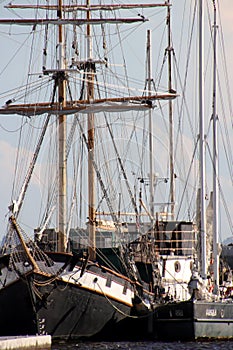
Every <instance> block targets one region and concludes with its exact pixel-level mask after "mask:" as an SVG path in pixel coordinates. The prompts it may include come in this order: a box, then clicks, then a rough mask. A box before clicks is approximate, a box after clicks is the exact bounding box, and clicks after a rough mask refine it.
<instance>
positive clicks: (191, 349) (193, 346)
mask: <svg viewBox="0 0 233 350" xmlns="http://www.w3.org/2000/svg"><path fill="white" fill-rule="evenodd" d="M92 349H93V350H126V349H127V350H232V349H233V340H232V341H229V340H227V341H202V342H85V343H81V342H72V343H67V342H63V343H57V344H53V345H52V350H92Z"/></svg>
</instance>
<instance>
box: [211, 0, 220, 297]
mask: <svg viewBox="0 0 233 350" xmlns="http://www.w3.org/2000/svg"><path fill="white" fill-rule="evenodd" d="M213 5H214V25H213V29H214V36H213V54H214V57H213V109H212V121H213V214H214V215H213V255H214V285H215V293H217V292H218V289H219V252H218V244H219V232H218V230H219V223H218V212H219V189H218V173H219V169H218V128H217V124H218V116H217V112H216V100H217V96H216V90H217V89H216V81H217V74H216V73H217V52H216V41H217V40H216V39H217V38H216V37H217V22H216V21H217V19H216V17H217V15H216V4H215V1H213Z"/></svg>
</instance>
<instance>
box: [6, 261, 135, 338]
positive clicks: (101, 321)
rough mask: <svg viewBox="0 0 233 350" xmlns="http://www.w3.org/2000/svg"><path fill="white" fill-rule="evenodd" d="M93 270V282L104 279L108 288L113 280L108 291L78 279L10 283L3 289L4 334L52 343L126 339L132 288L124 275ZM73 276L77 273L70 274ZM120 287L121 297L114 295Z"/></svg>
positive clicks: (32, 277) (14, 280)
mask: <svg viewBox="0 0 233 350" xmlns="http://www.w3.org/2000/svg"><path fill="white" fill-rule="evenodd" d="M93 266H94V264H93V265H91V267H89V270H88V272H86V274H87V275H88V273H89V278H91V279H92V280H91V281H92V283H93V281H96V280H98V279H99V280H98V281H100V282H99V283H103V282H104V283H105V284H106V283H107V281H110V280H111V284H110V285H109V286H107V287H105V290H103V292H101V291H100V289H98V288H97V287H96V286H95V285H94V287H93V288H92V289H91V288H89V287H88V286H85V285H84V283H83V285H82V283H79V282H75V281H74V280H72V282H69V281H67V280H63V279H62V278H54V279H53V280H51V278H50V279H48V277H46V276H43V275H41V274H36V273H34V272H29V273H28V274H27V275H26V274H25V275H24V276H21V278H12V280H11V281H10V283H8V284H6V286H4V287H1V288H0V315H1V317H0V336H17V335H33V334H34V335H35V334H50V335H51V336H52V337H53V339H61V338H62V339H91V338H93V337H98V335H101V339H111V338H118V337H121V336H122V335H123V330H124V327H121V323H124V322H123V321H124V320H125V319H128V318H129V315H130V313H131V311H132V300H131V298H129V297H128V299H127V300H128V302H127V300H126V298H125V299H124V295H125V293H126V292H127V293H131V292H132V293H133V291H132V287H131V286H130V283H128V281H127V279H126V278H124V277H123V276H120V275H115V274H111V273H110V272H106V271H104V270H103V269H101V268H100V267H97V266H94V269H93ZM69 273H70V272H69ZM69 273H68V276H69ZM72 275H74V272H72V274H71V273H70V276H72ZM84 276H85V273H84ZM70 279H71V277H70ZM1 282H2V281H1ZM97 283H98V282H96V284H97ZM116 286H117V288H118V290H120V291H121V294H120V293H119V291H118V292H115V290H114V288H115V289H116ZM107 288H108V294H107V293H106V289H107ZM130 295H131V294H130ZM132 295H133V294H132ZM129 301H130V302H129Z"/></svg>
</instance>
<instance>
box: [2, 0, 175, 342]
mask: <svg viewBox="0 0 233 350" xmlns="http://www.w3.org/2000/svg"><path fill="white" fill-rule="evenodd" d="M169 6H170V5H169V4H168V3H167V2H164V3H159V2H158V3H149V2H147V3H146V2H142V3H139V2H135V3H132V2H128V3H126V4H123V3H117V2H115V1H114V2H111V3H104V2H102V1H101V2H98V1H90V0H87V1H81V2H77V3H76V2H73V1H72V2H62V1H60V0H59V1H58V2H55V1H54V2H53V1H52V2H50V1H44V2H43V1H42V2H40V3H37V4H25V3H17V4H15V3H14V4H13V3H10V4H7V5H6V6H5V7H4V11H7V12H8V13H9V12H10V13H11V18H8V17H4V18H1V19H0V26H1V28H7V29H6V32H5V33H7V32H8V30H9V29H10V32H8V34H9V36H8V38H9V39H11V38H12V37H16V36H17V35H19V34H20V33H21V34H22V37H24V38H25V36H26V37H27V39H26V38H25V42H22V48H23V49H22V50H20V49H19V58H18V59H17V61H16V65H17V74H13V76H14V78H16V79H15V81H13V79H12V80H11V81H10V85H11V88H10V89H9V90H8V91H7V92H6V93H3V94H2V95H1V97H2V98H3V99H4V103H2V104H1V108H0V114H1V116H2V117H3V118H4V116H6V118H11V117H12V116H14V115H17V116H18V119H17V120H16V124H18V123H19V125H20V126H19V128H18V127H17V128H18V131H19V138H18V144H17V155H16V158H15V171H14V174H15V177H14V180H13V191H12V198H11V203H10V204H9V208H8V209H9V212H8V214H7V217H8V218H9V225H8V228H7V232H6V235H5V237H4V240H3V245H2V248H1V257H0V271H1V273H0V313H1V315H4V317H1V320H0V335H1V336H17V335H30V334H50V335H51V336H52V337H53V339H61V338H62V339H74V338H75V339H90V338H93V337H100V338H101V339H107V338H114V337H117V339H119V338H121V337H128V336H129V331H128V327H126V325H127V324H128V321H131V322H134V323H135V324H136V321H137V320H138V321H139V325H140V324H141V323H140V320H142V323H143V327H144V326H145V332H146V333H145V334H147V329H148V327H149V322H151V321H150V320H151V312H152V310H153V303H154V283H151V280H150V281H146V279H142V278H141V276H140V272H139V270H138V268H137V266H136V263H135V260H134V256H133V254H132V251H131V250H130V246H129V243H130V242H132V241H133V240H135V239H138V237H141V235H142V229H141V228H140V226H143V225H141V222H140V213H139V209H138V208H139V205H138V203H137V200H136V197H135V193H134V189H133V187H132V184H131V183H130V179H129V175H128V174H127V173H128V172H129V171H130V172H132V169H135V172H136V173H135V174H136V176H135V175H133V177H134V179H135V178H136V181H138V179H137V177H140V176H142V170H141V168H140V167H141V162H140V163H137V164H136V161H135V160H134V155H133V153H132V151H133V148H132V146H129V145H128V139H130V134H131V135H132V136H131V138H134V141H135V140H136V136H135V134H134V135H133V134H132V130H134V127H133V128H132V125H130V124H129V125H128V126H127V118H128V121H132V123H134V122H133V120H136V119H138V118H141V117H139V115H142V117H143V118H145V115H147V114H148V113H150V112H149V111H151V110H152V109H153V108H154V106H155V104H156V103H160V102H161V103H164V102H166V101H170V100H172V99H174V98H175V97H176V96H177V95H176V93H175V92H174V91H170V90H169V89H165V90H164V91H161V92H160V91H159V90H158V89H155V88H154V87H152V85H151V82H150V83H149V85H148V84H146V86H145V79H144V82H143V84H142V85H141V81H140V80H139V79H137V77H135V71H134V77H133V78H132V72H131V77H130V76H129V74H128V71H127V66H126V58H125V54H124V50H123V44H127V42H130V41H129V39H128V36H129V35H130V34H131V32H130V29H128V27H130V26H133V29H131V31H132V32H133V31H134V30H137V31H140V30H141V29H140V30H139V26H140V28H143V25H146V23H147V22H148V19H147V17H146V13H148V14H149V13H150V11H153V12H154V11H156V10H157V11H158V9H159V10H161V8H165V9H166V8H168V7H169ZM4 16H5V12H4ZM3 30H4V29H3ZM145 33H147V37H146V36H144V37H143V44H144V46H145V42H147V43H148V45H149V42H150V41H149V31H147V30H146V31H145ZM126 39H127V41H126ZM24 44H25V46H24ZM126 46H127V45H126ZM6 48H8V46H6ZM138 50H140V51H143V53H144V54H145V51H146V49H145V47H143V46H142V47H140V46H139V47H138ZM26 53H27V54H28V57H29V58H27V59H26V58H25V55H26ZM13 57H14V55H13ZM11 59H12V58H11ZM11 59H10V60H11ZM13 60H14V59H13ZM148 60H149V59H148V58H147V61H148ZM140 67H141V68H142V69H143V74H144V73H145V70H144V68H143V65H142V66H141V65H140ZM148 67H149V64H148ZM25 68H26V71H25V74H26V80H24V83H23V84H21V83H19V81H18V75H19V73H20V74H21V72H22V71H24V69H25ZM140 74H142V73H140ZM140 74H139V75H140ZM148 74H149V73H148ZM8 78H9V75H8ZM5 82H8V80H5ZM130 82H133V85H134V86H133V87H131V86H130ZM17 84H19V87H17ZM20 84H21V85H20ZM3 85H5V83H4V84H3ZM132 112H133V114H131V113H132ZM13 118H14V117H13ZM131 118H134V119H131ZM150 118H151V114H150ZM16 124H15V125H16ZM133 133H134V131H133ZM140 133H141V135H139V136H138V137H139V138H140V137H141V136H142V135H143V133H142V132H140ZM134 146H135V144H134ZM129 148H130V149H129ZM125 152H126V153H125ZM127 161H128V162H131V164H130V166H129V167H128V169H127V170H125V168H126V162H127ZM134 161H135V165H134V164H133V162H134ZM131 175H132V174H131ZM131 178H132V176H131ZM29 198H31V199H30V200H29ZM27 200H28V202H27ZM128 208H130V210H129V211H130V212H131V214H132V215H133V219H132V220H133V221H132V222H133V223H134V224H135V225H134V226H135V229H134V230H133V232H132V233H130V232H129V230H128V228H127V220H124V219H123V217H122V215H121V212H122V211H126V210H128ZM123 209H125V210H123ZM106 212H107V213H108V215H107V216H106ZM101 213H102V214H101ZM132 215H131V216H132ZM35 222H37V224H35ZM77 235H78V237H79V238H80V240H81V241H82V242H81V244H80V245H79V246H78V247H77ZM75 236H76V237H75ZM106 242H108V244H105V243H106ZM140 331H142V328H140ZM136 334H138V333H137V331H135V330H134V335H136ZM141 334H143V333H141Z"/></svg>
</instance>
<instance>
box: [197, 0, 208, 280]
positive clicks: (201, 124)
mask: <svg viewBox="0 0 233 350" xmlns="http://www.w3.org/2000/svg"><path fill="white" fill-rule="evenodd" d="M203 20H204V19H203V0H199V86H198V89H199V142H200V191H201V208H200V209H201V227H200V234H201V274H202V277H203V278H204V279H206V275H207V262H206V202H205V201H206V194H205V134H204V108H203V107H204V103H203V94H204V90H203V87H204V79H203V78H204V77H203Z"/></svg>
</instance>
